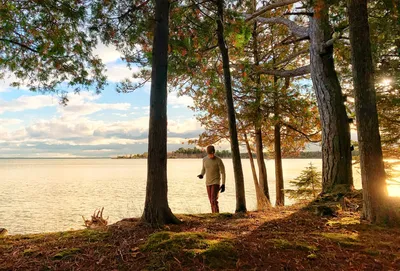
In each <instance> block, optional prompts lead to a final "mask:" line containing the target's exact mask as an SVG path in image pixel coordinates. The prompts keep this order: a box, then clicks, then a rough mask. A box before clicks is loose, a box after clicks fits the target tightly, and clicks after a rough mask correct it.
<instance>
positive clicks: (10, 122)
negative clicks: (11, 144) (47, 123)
mask: <svg viewBox="0 0 400 271" xmlns="http://www.w3.org/2000/svg"><path fill="white" fill-rule="evenodd" d="M22 122H23V121H22V120H20V119H0V123H1V126H0V127H2V126H8V125H16V124H20V123H22Z"/></svg>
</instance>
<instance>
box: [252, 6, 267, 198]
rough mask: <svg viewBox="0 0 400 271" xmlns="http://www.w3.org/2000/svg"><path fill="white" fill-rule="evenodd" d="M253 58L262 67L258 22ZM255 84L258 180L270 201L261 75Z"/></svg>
mask: <svg viewBox="0 0 400 271" xmlns="http://www.w3.org/2000/svg"><path fill="white" fill-rule="evenodd" d="M255 8H256V1H253V11H252V12H254V10H255ZM252 38H253V57H254V66H256V68H257V67H258V66H260V56H259V50H258V28H257V22H256V21H255V22H254V23H253V32H252ZM253 80H254V82H255V83H256V86H257V89H256V101H255V103H256V116H255V141H256V156H257V165H258V178H259V182H260V184H259V185H260V187H261V188H262V191H263V193H264V195H265V196H266V197H267V199H268V201H269V200H270V197H269V188H268V175H267V167H266V166H265V160H264V152H263V142H262V132H261V128H262V122H263V119H264V116H263V114H262V112H261V99H262V91H261V76H260V74H256V75H254V78H253Z"/></svg>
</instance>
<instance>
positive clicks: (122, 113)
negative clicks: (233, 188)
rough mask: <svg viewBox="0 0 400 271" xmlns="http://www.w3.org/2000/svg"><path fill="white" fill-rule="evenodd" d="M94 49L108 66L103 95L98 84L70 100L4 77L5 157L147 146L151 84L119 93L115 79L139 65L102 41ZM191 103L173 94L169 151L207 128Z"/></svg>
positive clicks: (107, 153) (94, 153)
mask: <svg viewBox="0 0 400 271" xmlns="http://www.w3.org/2000/svg"><path fill="white" fill-rule="evenodd" d="M95 52H96V54H98V55H99V56H100V57H101V58H102V60H103V62H104V63H105V64H106V66H107V76H108V80H109V82H108V83H109V84H108V86H107V87H106V88H105V90H103V91H102V93H101V94H99V95H97V94H95V91H94V90H93V91H85V92H81V93H80V94H70V95H69V96H68V98H69V103H68V105H67V106H62V105H60V104H59V97H58V96H56V95H50V94H41V93H34V92H30V91H28V90H27V89H24V88H23V87H22V88H20V89H15V88H11V87H9V86H8V85H9V83H10V82H12V78H8V77H6V78H5V79H4V80H1V81H0V150H1V151H0V158H5V157H113V156H116V155H121V154H133V153H143V152H146V151H147V136H148V125H149V100H150V84H147V85H145V86H144V87H143V88H140V89H138V90H136V91H134V92H133V93H127V94H123V93H121V94H119V93H117V92H116V90H115V89H116V83H118V82H120V81H121V80H123V79H125V78H129V77H130V76H131V74H132V73H133V72H134V70H129V69H128V68H127V67H126V65H125V64H124V63H123V62H122V61H121V58H120V54H119V53H118V52H117V51H116V50H115V48H112V47H106V46H104V45H99V46H98V47H97V48H96V51H95ZM190 105H192V100H191V98H189V97H186V96H184V97H178V96H177V94H176V92H172V93H170V94H169V97H168V150H169V151H172V150H176V149H178V148H180V147H188V145H187V144H186V142H187V141H188V139H192V138H198V135H199V134H201V133H202V132H203V129H202V128H201V126H200V124H199V123H198V122H197V121H196V119H195V117H194V116H193V112H192V111H191V110H190V109H189V108H188V106H190ZM183 143H184V144H183ZM191 147H193V146H191Z"/></svg>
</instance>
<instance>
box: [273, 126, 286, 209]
mask: <svg viewBox="0 0 400 271" xmlns="http://www.w3.org/2000/svg"><path fill="white" fill-rule="evenodd" d="M274 146H275V183H276V204H275V206H284V205H285V191H284V183H283V170H282V153H281V125H280V124H275V127H274Z"/></svg>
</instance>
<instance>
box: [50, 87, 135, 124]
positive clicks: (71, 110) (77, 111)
mask: <svg viewBox="0 0 400 271" xmlns="http://www.w3.org/2000/svg"><path fill="white" fill-rule="evenodd" d="M100 97H101V95H96V94H94V93H91V92H82V93H80V94H75V95H70V96H69V97H68V98H69V102H68V105H67V106H65V107H61V106H60V107H59V108H58V112H59V113H60V114H61V115H62V116H63V117H64V118H68V119H74V118H77V117H80V116H86V115H90V114H93V113H95V112H98V111H101V110H106V109H112V110H121V111H125V110H128V109H129V108H130V104H129V103H95V102H94V101H95V100H97V99H99V98H100Z"/></svg>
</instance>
